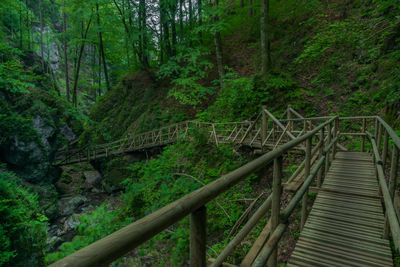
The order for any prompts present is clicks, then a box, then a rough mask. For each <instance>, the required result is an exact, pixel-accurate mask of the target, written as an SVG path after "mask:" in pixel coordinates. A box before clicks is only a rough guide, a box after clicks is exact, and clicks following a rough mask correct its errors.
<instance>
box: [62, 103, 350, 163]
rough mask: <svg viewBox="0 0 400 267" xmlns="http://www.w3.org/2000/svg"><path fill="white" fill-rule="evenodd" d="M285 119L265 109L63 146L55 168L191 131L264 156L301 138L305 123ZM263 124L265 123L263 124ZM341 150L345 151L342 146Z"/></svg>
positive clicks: (164, 142) (152, 144) (164, 141)
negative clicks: (246, 116)
mask: <svg viewBox="0 0 400 267" xmlns="http://www.w3.org/2000/svg"><path fill="white" fill-rule="evenodd" d="M262 114H264V115H262ZM285 115H286V117H287V119H285V120H282V119H277V118H276V117H275V116H274V115H273V114H272V113H271V112H269V111H268V110H267V109H266V108H265V107H264V111H263V112H260V113H259V114H258V116H257V117H256V118H255V120H250V121H243V122H227V123H207V122H199V121H184V122H179V123H175V124H172V125H168V126H164V127H161V128H159V129H155V130H152V131H148V132H144V133H139V134H134V133H127V134H126V136H125V137H123V138H121V139H119V140H116V141H113V142H110V143H106V144H99V145H93V146H85V147H82V148H72V147H73V146H66V147H64V148H63V149H61V150H59V151H58V152H57V153H56V159H55V165H66V164H73V163H79V162H84V161H90V160H95V159H100V158H104V157H109V156H113V155H120V154H124V153H128V152H134V151H143V150H146V149H151V148H154V147H160V146H163V145H167V144H172V143H175V142H177V141H178V140H180V139H183V138H190V137H191V133H192V131H195V130H202V131H204V132H205V133H206V134H208V138H209V142H212V143H215V144H217V145H218V144H221V143H234V144H237V145H240V146H248V147H250V148H253V149H255V150H257V151H258V152H262V151H264V152H265V151H267V150H273V149H275V148H276V147H278V146H279V145H282V144H284V143H286V142H288V141H290V140H293V139H296V137H298V136H300V135H302V134H303V132H304V125H303V124H304V121H301V120H291V121H288V119H291V118H292V117H296V118H298V119H304V117H303V116H301V115H300V114H299V113H298V112H296V111H295V110H294V109H292V108H291V107H290V106H289V107H288V108H287V109H286V111H285V112H284V114H283V115H282V117H284V116H285ZM262 120H265V121H264V122H263V121H262ZM284 124H285V125H284ZM262 127H265V129H262ZM261 140H263V142H261ZM77 143H78V142H76V141H75V142H74V144H75V145H76V144H77ZM339 146H340V145H339ZM340 147H341V148H342V149H344V147H343V146H340ZM295 149H303V150H304V146H302V145H299V146H297V147H296V148H295Z"/></svg>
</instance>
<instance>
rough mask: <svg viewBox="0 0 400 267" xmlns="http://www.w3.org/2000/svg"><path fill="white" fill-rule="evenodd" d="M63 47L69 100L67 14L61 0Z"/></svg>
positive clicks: (68, 97)
mask: <svg viewBox="0 0 400 267" xmlns="http://www.w3.org/2000/svg"><path fill="white" fill-rule="evenodd" d="M62 16H63V32H64V37H63V48H64V63H65V66H64V67H65V90H66V93H67V100H68V101H70V88H69V68H68V47H67V16H66V14H65V1H63V12H62Z"/></svg>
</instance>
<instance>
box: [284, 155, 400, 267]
mask: <svg viewBox="0 0 400 267" xmlns="http://www.w3.org/2000/svg"><path fill="white" fill-rule="evenodd" d="M378 188H379V186H378V181H377V178H376V175H375V168H374V164H373V159H372V156H371V155H369V154H367V153H363V152H338V153H337V154H336V157H335V160H334V161H333V162H332V166H331V168H330V169H329V172H328V174H327V177H326V178H325V181H324V182H323V185H322V188H321V190H320V191H319V193H318V195H317V198H316V200H315V201H314V205H313V207H312V210H311V212H310V214H309V217H308V219H307V222H306V224H305V226H304V229H303V231H302V232H301V234H300V237H299V240H298V241H297V244H296V247H295V250H294V252H293V254H292V256H291V258H290V260H289V263H288V265H287V266H307V267H310V266H377V267H382V266H393V262H392V252H391V249H390V245H389V241H388V240H387V239H383V238H382V233H383V227H384V215H383V210H382V204H381V198H380V197H379V191H378Z"/></svg>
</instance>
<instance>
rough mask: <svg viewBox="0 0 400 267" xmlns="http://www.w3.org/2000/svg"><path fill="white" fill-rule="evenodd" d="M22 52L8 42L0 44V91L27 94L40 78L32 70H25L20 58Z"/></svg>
mask: <svg viewBox="0 0 400 267" xmlns="http://www.w3.org/2000/svg"><path fill="white" fill-rule="evenodd" d="M20 55H22V52H21V51H20V50H19V49H17V48H14V47H12V46H10V45H9V44H8V43H7V42H1V43H0V58H1V60H0V90H4V91H5V92H9V93H13V94H15V93H26V92H27V89H28V88H30V87H35V85H34V84H33V83H34V82H35V81H36V80H37V79H38V78H37V76H36V75H34V74H33V73H32V71H31V70H26V69H24V67H23V65H22V64H21V62H20V59H19V56H20Z"/></svg>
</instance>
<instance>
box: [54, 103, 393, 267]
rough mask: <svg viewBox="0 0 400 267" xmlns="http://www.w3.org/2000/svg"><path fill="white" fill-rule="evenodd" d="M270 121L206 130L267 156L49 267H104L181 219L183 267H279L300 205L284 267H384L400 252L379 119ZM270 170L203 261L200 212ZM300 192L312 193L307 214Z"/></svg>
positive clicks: (388, 135) (389, 141)
mask: <svg viewBox="0 0 400 267" xmlns="http://www.w3.org/2000/svg"><path fill="white" fill-rule="evenodd" d="M271 115H272V114H270V113H269V112H268V111H267V110H266V109H263V111H262V113H261V114H260V116H259V117H260V118H257V119H256V120H255V121H253V122H249V123H243V124H240V123H236V124H233V125H232V126H229V127H231V128H229V127H228V126H227V125H228V124H224V127H226V129H227V130H226V131H225V130H224V131H225V133H224V131H223V129H224V127H222V126H218V127H220V128H218V129H217V124H211V125H210V126H208V127H211V129H212V134H210V137H213V138H214V139H215V140H216V141H215V142H216V143H217V144H218V143H219V142H225V141H223V140H226V141H229V142H232V140H238V139H239V140H240V141H241V142H239V143H241V144H243V143H245V142H247V145H250V146H255V147H257V144H258V149H261V150H264V151H265V147H269V152H266V153H264V154H262V155H261V156H260V157H258V158H256V159H255V160H253V161H251V162H249V163H247V164H245V165H243V166H242V167H240V168H238V169H236V170H234V171H232V172H230V173H228V174H226V175H224V176H222V177H220V178H219V179H217V180H215V181H213V182H210V183H209V184H207V185H205V186H203V187H201V188H199V189H197V190H195V191H194V192H192V193H190V194H188V195H186V196H184V197H182V198H180V199H178V200H176V201H174V202H173V203H171V204H169V205H167V206H165V207H163V208H161V209H159V210H158V211H156V212H154V213H152V214H149V215H147V216H145V217H144V218H142V219H140V220H137V221H136V222H133V223H132V224H130V225H128V226H126V227H124V228H122V229H120V230H119V231H116V232H114V233H112V234H111V235H109V236H107V237H105V238H103V239H101V240H99V241H97V242H95V243H93V244H91V245H89V246H87V247H85V248H83V249H81V250H79V251H77V252H75V253H73V254H71V255H69V256H67V257H65V258H64V259H62V260H60V261H58V262H56V263H54V264H52V265H51V266H106V265H108V264H109V263H111V262H113V261H114V260H116V259H118V258H120V257H122V256H124V255H125V254H126V253H128V252H130V251H131V250H133V249H135V248H136V247H138V246H139V245H140V244H142V243H144V242H146V241H147V240H149V239H150V238H152V237H153V236H155V235H157V234H158V233H160V232H161V231H163V230H165V229H167V228H169V227H170V226H172V225H173V224H174V223H176V222H178V221H180V220H182V219H183V218H184V217H186V216H190V265H191V266H202V267H203V266H213V267H216V266H270V267H271V266H273V267H275V266H278V263H279V264H280V263H282V262H278V261H277V259H278V258H277V253H278V252H277V251H278V247H279V246H278V244H279V242H280V240H281V238H282V236H283V234H284V233H285V231H286V230H287V228H288V226H289V224H293V223H294V219H293V216H291V215H292V214H293V211H294V210H295V209H296V207H297V206H298V205H299V204H300V203H301V221H300V230H301V232H300V236H299V239H298V241H297V243H296V246H295V249H294V251H293V253H292V254H291V257H290V259H289V261H288V262H287V263H286V264H287V266H307V267H308V266H393V257H394V253H397V255H398V253H399V252H400V226H399V219H398V214H396V212H398V210H399V207H397V206H396V205H395V204H394V197H395V194H397V193H396V188H397V184H396V183H397V179H398V169H399V168H398V164H399V160H398V159H399V150H400V138H399V137H398V136H397V135H396V133H395V132H394V131H393V129H392V128H391V127H390V126H389V125H388V124H387V123H386V122H385V121H384V120H382V119H381V118H380V117H378V116H361V117H338V116H334V117H316V118H301V116H296V117H295V118H294V117H290V115H289V118H286V119H280V120H278V119H276V118H275V117H273V116H271ZM291 115H293V112H291ZM270 120H273V124H274V125H271V124H270V122H269V121H270ZM258 121H260V124H261V125H260V127H257V122H258ZM284 123H285V124H286V126H284V125H285V124H284ZM242 127H243V129H242V130H241V128H242ZM271 127H272V128H271ZM300 127H301V129H300ZM186 129H188V128H186ZM234 129H235V130H234ZM185 131H186V130H185ZM188 131H189V130H188ZM166 132H168V130H167V131H166ZM186 132H187V131H186ZM178 133H182V131H179V130H176V134H175V137H177V136H178ZM235 133H238V134H237V136H235V135H236V134H235ZM162 135H163V134H161V135H159V136H162ZM171 135H172V134H171ZM291 135H292V136H291ZM272 136H275V137H274V138H272ZM258 137H259V138H258ZM153 140H155V139H153ZM158 140H163V139H160V137H159V139H158ZM272 140H273V141H272ZM339 141H340V142H341V144H342V145H343V146H346V147H347V148H348V150H345V149H344V147H341V146H339V143H338V142H339ZM160 142H161V141H160ZM267 144H268V146H267ZM293 149H296V150H298V151H300V152H301V153H302V154H303V155H304V161H303V162H302V164H301V165H299V167H298V169H297V170H296V171H295V173H293V174H292V175H291V177H288V179H287V182H286V183H283V181H284V180H286V179H284V178H285V177H283V171H282V165H283V161H284V160H285V155H286V153H287V152H289V151H292V150H293ZM269 164H273V188H272V194H271V195H270V196H269V197H268V198H267V199H266V200H265V201H264V202H263V203H262V204H261V206H259V207H258V209H257V210H256V211H255V212H254V213H253V215H252V216H251V217H250V218H249V219H248V220H247V221H246V222H245V223H244V225H243V226H242V227H241V228H240V230H239V231H238V232H237V233H236V235H235V236H234V237H233V238H232V239H230V241H229V242H228V243H227V245H226V246H225V247H224V248H223V250H222V251H221V252H220V254H219V256H218V257H217V258H215V259H210V258H209V259H207V258H206V248H207V246H206V245H207V233H206V225H207V208H206V205H207V203H208V202H210V201H211V200H213V199H215V198H216V197H217V196H219V195H220V194H222V193H223V192H225V191H226V190H228V189H230V188H232V187H233V186H234V185H235V184H237V183H238V182H240V181H242V180H244V179H246V177H248V176H249V175H250V174H252V173H254V172H256V171H257V170H259V169H261V168H264V167H266V166H268V165H269ZM283 190H287V191H288V192H289V193H291V194H293V195H292V198H291V200H290V202H289V203H287V204H285V205H281V204H282V203H281V194H282V191H283ZM309 191H313V192H316V193H317V196H316V198H315V201H314V202H313V204H312V205H310V202H311V201H310V200H309V199H308V198H309V194H308V192H309ZM270 210H271V213H270V216H269V218H268V214H269V211H270ZM262 218H268V220H267V223H266V225H265V228H264V230H263V231H262V232H261V233H260V235H259V236H258V238H257V239H256V240H255V241H254V242H253V244H252V247H251V249H250V250H249V252H248V253H247V255H246V256H245V257H244V258H243V259H242V260H241V262H233V263H227V262H226V261H227V259H228V256H229V255H231V254H232V252H234V251H235V249H237V246H238V245H239V244H240V243H241V242H242V241H243V240H244V239H245V238H246V237H247V236H248V235H249V234H250V233H251V232H252V231H253V230H254V227H255V226H256V224H257V223H258V222H259V221H260V220H261V219H262ZM390 244H393V245H392V246H393V249H391V245H390Z"/></svg>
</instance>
